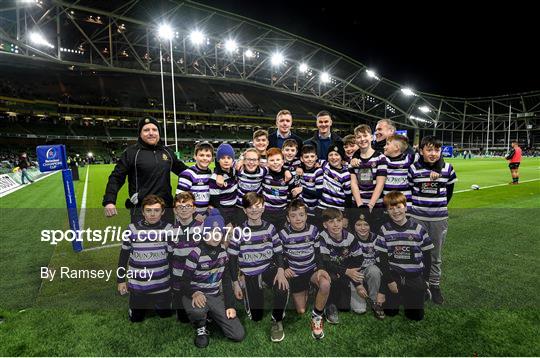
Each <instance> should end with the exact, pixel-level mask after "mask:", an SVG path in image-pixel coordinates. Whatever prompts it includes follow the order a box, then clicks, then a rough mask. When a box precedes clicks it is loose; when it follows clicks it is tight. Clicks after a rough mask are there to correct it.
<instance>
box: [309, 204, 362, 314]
mask: <svg viewBox="0 0 540 358" xmlns="http://www.w3.org/2000/svg"><path fill="white" fill-rule="evenodd" d="M322 217H323V226H324V230H323V231H322V232H321V233H320V234H319V244H320V256H319V265H318V267H324V269H325V271H327V272H328V273H329V274H330V279H331V287H330V296H329V298H328V304H327V307H326V320H327V321H328V323H331V324H337V323H339V317H338V309H340V310H348V309H349V308H350V297H351V296H350V288H349V285H350V283H352V284H353V286H354V287H355V288H356V291H357V292H358V295H360V297H362V298H366V297H367V291H366V289H365V288H364V286H363V281H364V274H362V273H361V272H360V268H361V267H362V261H363V257H362V249H361V247H360V244H359V243H358V240H357V239H356V238H355V237H354V235H353V234H351V233H350V232H348V231H347V230H345V229H344V228H343V213H342V212H341V211H340V210H338V209H334V208H329V209H325V210H323V212H322Z"/></svg>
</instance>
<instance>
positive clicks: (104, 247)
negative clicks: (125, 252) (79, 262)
mask: <svg viewBox="0 0 540 358" xmlns="http://www.w3.org/2000/svg"><path fill="white" fill-rule="evenodd" d="M118 246H122V244H109V245H103V246H95V247H91V248H89V249H84V250H83V251H82V252H85V251H95V250H102V249H108V248H109V247H118Z"/></svg>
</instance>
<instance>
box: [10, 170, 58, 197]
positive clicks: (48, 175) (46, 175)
mask: <svg viewBox="0 0 540 358" xmlns="http://www.w3.org/2000/svg"><path fill="white" fill-rule="evenodd" d="M56 173H60V170H57V171H55V172H51V173H47V174H45V175H44V176H42V177H41V178H37V179H36V180H34V183H37V182H38V181H40V180H43V179H45V178H48V177H50V176H51V175H53V174H56ZM30 185H32V184H30ZM30 185H20V186H18V187H16V188H13V189H11V190H8V191H6V192H3V193H2V194H0V198H3V197H4V196H6V195H8V194H11V193H14V192H16V191H17V190H21V189H22V188H27V187H29V186H30Z"/></svg>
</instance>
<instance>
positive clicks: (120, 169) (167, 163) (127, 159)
mask: <svg viewBox="0 0 540 358" xmlns="http://www.w3.org/2000/svg"><path fill="white" fill-rule="evenodd" d="M137 128H138V134H139V138H138V139H137V143H135V144H133V145H130V146H129V147H127V148H126V150H125V151H124V153H122V155H121V157H120V158H119V160H118V162H117V163H116V166H115V167H114V170H113V171H112V173H111V175H109V180H108V182H107V187H106V189H105V195H104V196H103V206H104V207H105V215H106V216H108V217H110V216H114V215H117V214H118V212H117V209H116V198H117V195H118V192H119V191H120V188H122V185H124V182H125V180H126V177H127V178H128V185H129V187H128V192H129V197H128V198H127V199H126V202H125V204H126V208H128V209H130V213H131V219H132V221H133V220H134V219H136V218H137V217H138V216H140V214H141V213H140V205H141V202H142V199H143V198H144V197H146V196H148V195H150V194H154V195H157V196H159V197H161V198H162V199H163V200H164V201H165V205H166V207H167V208H171V207H172V204H173V197H172V194H171V192H172V188H171V180H170V177H171V174H170V173H171V172H173V173H174V174H176V175H179V174H180V173H181V172H182V171H184V170H185V169H187V166H186V165H185V164H184V163H183V162H181V161H180V160H178V158H176V155H175V153H174V152H173V151H172V150H171V149H169V148H167V147H165V146H164V145H163V142H162V141H161V133H160V129H159V123H158V121H157V120H156V119H155V118H152V117H149V118H143V119H141V120H140V121H139V123H138V126H137Z"/></svg>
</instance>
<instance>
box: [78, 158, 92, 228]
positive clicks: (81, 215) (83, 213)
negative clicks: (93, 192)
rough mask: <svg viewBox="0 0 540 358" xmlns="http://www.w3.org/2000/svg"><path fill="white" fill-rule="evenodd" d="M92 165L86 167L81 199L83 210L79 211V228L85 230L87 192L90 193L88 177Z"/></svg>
mask: <svg viewBox="0 0 540 358" xmlns="http://www.w3.org/2000/svg"><path fill="white" fill-rule="evenodd" d="M89 174H90V165H89V166H87V167H86V179H85V180H84V190H83V195H82V200H81V211H80V213H79V228H80V229H81V230H84V219H85V217H86V194H87V193H88V177H89V176H90V175H89Z"/></svg>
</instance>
